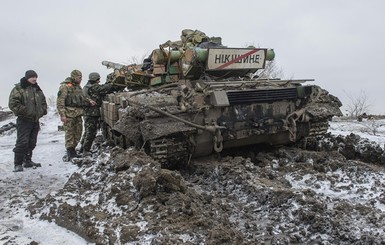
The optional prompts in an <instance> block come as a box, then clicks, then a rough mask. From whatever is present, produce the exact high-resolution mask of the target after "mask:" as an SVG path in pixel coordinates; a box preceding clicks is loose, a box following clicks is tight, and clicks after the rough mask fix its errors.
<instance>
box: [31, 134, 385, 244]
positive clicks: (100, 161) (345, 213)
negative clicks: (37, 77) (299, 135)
mask: <svg viewBox="0 0 385 245" xmlns="http://www.w3.org/2000/svg"><path fill="white" fill-rule="evenodd" d="M329 139H330V138H329ZM347 139H349V137H347ZM351 141H352V142H355V146H357V145H360V144H359V143H358V142H360V140H358V141H354V140H351ZM327 142H328V139H324V141H320V143H319V144H318V147H319V148H318V149H321V148H322V147H323V148H322V149H324V151H309V150H303V149H299V148H295V147H292V148H289V147H282V148H279V149H275V150H273V151H268V152H259V153H257V154H256V155H255V160H254V161H253V162H252V161H251V160H250V158H245V157H241V156H238V157H230V156H229V157H224V158H222V159H220V160H217V159H212V158H210V157H207V158H201V159H195V160H193V161H192V162H191V164H190V165H189V166H188V167H186V168H184V169H181V170H179V171H177V170H174V171H171V170H168V169H162V168H161V167H160V165H159V163H158V162H155V161H154V160H152V159H151V158H149V157H148V156H147V155H145V154H144V153H142V152H138V151H135V150H132V149H128V150H122V149H119V148H113V149H108V148H107V149H104V150H103V153H102V154H100V155H99V157H98V158H97V159H85V160H84V161H83V165H82V166H81V168H80V169H79V171H78V172H77V173H76V174H73V175H72V176H71V178H70V179H69V181H68V182H67V184H66V185H65V186H64V188H63V189H62V190H61V191H60V192H58V193H55V194H54V195H49V196H47V197H46V198H44V199H41V200H40V201H39V202H38V203H36V204H35V205H33V206H30V211H31V213H32V214H33V215H37V216H40V218H42V219H46V220H49V221H54V222H56V223H57V224H59V225H61V226H64V227H66V228H68V229H70V230H72V231H75V232H76V233H78V234H80V235H82V236H83V237H85V238H86V239H88V240H89V241H92V242H95V243H96V244H135V243H140V244H296V243H297V244H309V243H313V244H316V243H317V244H381V242H383V241H384V240H385V235H384V234H385V232H384V228H383V227H384V225H385V217H384V215H385V213H384V210H385V208H384V205H385V194H384V192H383V190H384V187H385V186H384V184H383V183H382V182H383V179H384V171H383V167H382V166H380V165H373V164H368V163H364V162H361V161H358V160H348V159H347V157H346V155H347V154H346V153H345V155H344V154H343V153H344V151H343V149H345V148H346V147H345V148H344V147H343V146H342V143H341V142H339V143H336V142H338V141H337V139H333V140H331V141H329V144H326V143H327ZM330 142H331V143H330ZM346 142H347V140H343V143H344V144H345V145H347V144H346ZM357 143H358V144H357ZM327 145H328V146H329V148H327V147H326V146H327ZM337 145H338V146H339V150H338V151H337V150H334V149H335V147H336V146H337ZM326 148H327V149H328V150H327V151H326V150H325V149H326ZM375 148H376V147H374V149H375ZM354 152H361V151H360V150H359V147H355V148H354ZM362 155H365V154H362V153H361V155H360V156H362ZM355 156H356V157H357V155H355Z"/></svg>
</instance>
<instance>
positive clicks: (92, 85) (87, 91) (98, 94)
mask: <svg viewBox="0 0 385 245" xmlns="http://www.w3.org/2000/svg"><path fill="white" fill-rule="evenodd" d="M113 90H114V89H113V85H112V84H103V85H100V84H98V83H96V82H93V81H88V83H87V84H86V85H85V86H84V87H83V94H84V95H85V96H87V97H88V98H90V99H92V100H93V101H95V102H96V106H88V107H86V108H84V115H85V116H94V117H95V116H97V117H98V116H100V107H101V106H102V103H103V97H104V96H105V95H106V94H108V93H111V92H112V91H113Z"/></svg>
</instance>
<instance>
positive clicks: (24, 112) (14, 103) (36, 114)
mask: <svg viewBox="0 0 385 245" xmlns="http://www.w3.org/2000/svg"><path fill="white" fill-rule="evenodd" d="M8 107H9V109H10V110H11V111H13V113H14V114H15V115H16V116H18V117H21V118H24V119H26V120H29V121H33V122H38V121H39V119H40V118H41V117H42V116H44V115H46V114H47V101H46V99H45V96H44V93H43V91H42V90H41V89H40V87H39V85H37V84H31V83H29V82H28V81H27V79H26V78H25V77H23V78H22V79H20V83H18V84H15V87H14V88H13V89H12V91H11V94H10V95H9V102H8Z"/></svg>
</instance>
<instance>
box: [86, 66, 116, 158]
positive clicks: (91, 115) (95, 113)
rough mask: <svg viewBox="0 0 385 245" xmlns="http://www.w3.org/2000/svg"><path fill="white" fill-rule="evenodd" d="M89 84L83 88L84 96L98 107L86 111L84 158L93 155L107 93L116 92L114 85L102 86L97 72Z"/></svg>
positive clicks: (88, 108)
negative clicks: (101, 110)
mask: <svg viewBox="0 0 385 245" xmlns="http://www.w3.org/2000/svg"><path fill="white" fill-rule="evenodd" d="M88 78H89V80H88V83H87V84H86V85H85V86H84V87H83V94H84V95H85V96H87V97H88V98H90V99H92V100H94V101H95V102H96V106H91V107H86V108H85V111H84V128H85V132H84V135H83V138H82V149H83V156H87V155H91V153H90V150H91V146H92V142H93V141H94V140H95V137H96V133H97V130H98V123H99V120H100V107H101V106H102V102H103V101H102V99H103V97H104V95H106V94H107V93H111V92H113V91H114V90H115V86H114V85H113V84H103V85H100V84H99V83H100V75H99V73H97V72H92V73H90V74H89V77H88Z"/></svg>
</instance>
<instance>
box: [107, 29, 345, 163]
mask: <svg viewBox="0 0 385 245" xmlns="http://www.w3.org/2000/svg"><path fill="white" fill-rule="evenodd" d="M274 57H275V52H274V50H273V49H268V48H255V47H247V48H230V47H226V46H224V45H222V40H221V38H220V37H208V36H207V35H206V34H205V33H203V32H201V31H199V30H190V29H186V30H183V31H182V34H181V40H178V41H174V42H171V41H167V42H165V43H163V44H161V45H159V48H158V49H155V50H153V52H152V53H151V55H150V56H149V57H148V58H146V59H144V61H143V64H139V65H137V64H131V65H122V64H118V63H113V62H109V61H103V62H102V64H103V65H105V66H107V68H112V69H113V70H114V71H113V72H112V73H110V74H109V75H108V76H107V82H109V83H114V84H116V85H117V86H121V88H122V90H121V91H120V92H116V93H113V94H108V95H107V96H106V97H105V100H104V102H103V105H102V119H103V120H102V121H103V124H102V128H103V134H104V136H105V137H106V138H107V139H109V140H111V141H113V142H114V143H115V144H116V145H119V146H121V147H124V148H127V147H130V146H135V147H136V148H138V149H144V150H145V152H146V153H147V154H149V155H151V156H152V157H153V158H154V159H156V160H158V161H160V162H161V163H162V164H164V165H165V166H174V165H180V164H185V163H186V162H188V161H189V160H190V159H191V158H194V157H198V156H205V155H209V154H212V153H215V152H217V153H220V152H222V151H223V150H225V149H230V148H236V147H241V146H250V145H256V144H260V143H264V144H269V145H286V144H292V143H297V142H300V141H306V140H308V139H312V138H314V137H316V136H318V135H322V134H325V133H326V132H327V129H328V126H329V124H328V121H329V120H330V119H331V118H332V117H333V116H341V115H342V113H341V111H340V107H341V106H342V104H341V102H340V101H339V99H338V98H337V97H335V96H333V95H331V94H329V93H328V91H326V90H324V89H322V88H320V87H319V86H317V85H305V83H306V82H309V81H313V79H297V80H282V79H277V78H270V77H269V76H266V74H265V75H264V72H263V71H264V69H265V68H267V66H268V65H269V63H271V62H272V61H273V60H274Z"/></svg>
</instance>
